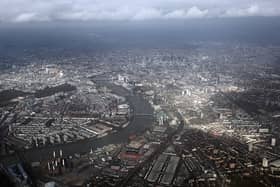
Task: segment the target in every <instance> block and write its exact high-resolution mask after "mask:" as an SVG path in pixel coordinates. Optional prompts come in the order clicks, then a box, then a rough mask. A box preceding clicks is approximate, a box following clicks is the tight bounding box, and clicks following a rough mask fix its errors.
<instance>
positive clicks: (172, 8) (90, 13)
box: [0, 0, 280, 23]
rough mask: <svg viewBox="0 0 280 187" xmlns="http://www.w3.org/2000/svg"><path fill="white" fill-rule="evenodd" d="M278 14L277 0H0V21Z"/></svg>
mask: <svg viewBox="0 0 280 187" xmlns="http://www.w3.org/2000/svg"><path fill="white" fill-rule="evenodd" d="M253 16H265V17H268V16H280V0H0V22H15V23H18V22H51V21H89V20H113V21H114V20H131V21H137V20H174V19H180V20H184V19H204V18H217V17H218V18H220V17H253Z"/></svg>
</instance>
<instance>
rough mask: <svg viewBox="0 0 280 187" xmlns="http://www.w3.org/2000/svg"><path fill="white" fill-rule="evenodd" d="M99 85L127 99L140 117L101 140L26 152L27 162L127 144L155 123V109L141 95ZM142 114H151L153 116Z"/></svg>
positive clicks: (87, 140) (134, 118)
mask: <svg viewBox="0 0 280 187" xmlns="http://www.w3.org/2000/svg"><path fill="white" fill-rule="evenodd" d="M99 84H100V85H101V84H102V86H107V87H108V88H110V89H111V90H112V92H113V93H115V94H117V95H120V96H124V97H126V99H127V101H128V102H129V104H130V106H131V107H132V108H133V110H134V113H135V114H137V115H139V114H140V115H139V116H137V115H136V116H134V117H133V118H132V119H131V121H130V123H129V125H128V126H127V127H126V128H124V129H121V130H119V131H118V132H115V133H112V134H109V135H107V136H105V137H102V138H99V139H93V138H92V139H85V140H81V141H78V142H73V143H68V144H60V145H53V146H49V147H43V148H36V149H30V150H26V151H24V153H23V155H24V157H25V159H26V161H28V162H33V161H41V160H45V159H48V158H51V156H52V154H53V151H56V152H57V153H58V151H59V150H60V149H61V150H62V151H63V155H73V154H75V153H86V152H89V151H90V149H91V148H92V149H93V150H94V149H96V148H98V147H102V146H105V145H108V144H116V143H125V142H126V141H127V140H128V137H129V136H130V135H132V134H137V133H141V132H143V131H144V130H145V129H146V128H149V127H151V125H152V123H153V117H152V114H153V109H152V107H151V105H150V104H149V103H148V102H147V101H146V100H144V98H143V97H142V96H141V95H132V94H131V92H130V91H128V90H127V89H125V88H123V87H121V86H117V85H113V84H111V83H108V82H102V83H99ZM141 114H149V115H151V116H149V115H141Z"/></svg>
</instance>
